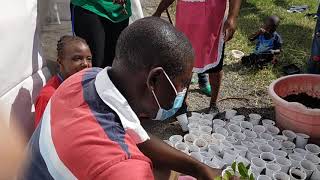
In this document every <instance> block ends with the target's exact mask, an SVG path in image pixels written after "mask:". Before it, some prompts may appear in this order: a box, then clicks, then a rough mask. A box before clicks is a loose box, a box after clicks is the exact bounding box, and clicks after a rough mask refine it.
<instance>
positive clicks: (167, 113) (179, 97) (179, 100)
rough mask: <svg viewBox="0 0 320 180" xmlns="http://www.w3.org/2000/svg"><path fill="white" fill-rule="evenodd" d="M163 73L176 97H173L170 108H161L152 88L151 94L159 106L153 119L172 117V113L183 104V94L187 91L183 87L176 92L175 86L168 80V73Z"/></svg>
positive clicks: (161, 119)
mask: <svg viewBox="0 0 320 180" xmlns="http://www.w3.org/2000/svg"><path fill="white" fill-rule="evenodd" d="M164 74H165V75H166V77H167V79H168V81H169V82H170V84H171V86H172V87H173V89H174V91H175V93H176V98H175V99H174V103H173V106H172V108H171V109H168V110H166V109H163V108H161V106H160V103H159V101H158V98H157V96H156V94H155V93H154V91H153V90H152V94H153V96H154V98H155V100H156V102H157V103H158V106H159V110H158V113H157V116H156V117H155V118H154V119H153V120H160V121H163V120H166V119H168V118H170V117H172V116H173V115H175V114H176V112H177V111H178V110H179V109H180V108H181V106H182V104H183V101H184V96H185V95H186V92H187V89H186V88H185V89H183V90H182V92H179V93H178V92H177V90H176V88H175V87H174V85H173V83H172V81H171V80H170V78H169V77H168V75H167V74H166V73H165V72H164Z"/></svg>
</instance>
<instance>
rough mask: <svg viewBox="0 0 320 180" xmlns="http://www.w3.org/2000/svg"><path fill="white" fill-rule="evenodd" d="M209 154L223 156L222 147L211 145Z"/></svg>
mask: <svg viewBox="0 0 320 180" xmlns="http://www.w3.org/2000/svg"><path fill="white" fill-rule="evenodd" d="M208 152H209V153H210V154H212V155H213V156H215V155H217V156H222V155H223V153H222V149H221V146H219V145H217V144H209V145H208Z"/></svg>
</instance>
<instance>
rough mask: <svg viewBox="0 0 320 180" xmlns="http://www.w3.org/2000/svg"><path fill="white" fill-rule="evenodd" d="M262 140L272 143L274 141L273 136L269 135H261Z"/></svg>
mask: <svg viewBox="0 0 320 180" xmlns="http://www.w3.org/2000/svg"><path fill="white" fill-rule="evenodd" d="M260 138H261V139H264V140H266V141H272V139H273V137H272V135H271V134H268V133H261V134H260Z"/></svg>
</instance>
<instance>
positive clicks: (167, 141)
mask: <svg viewBox="0 0 320 180" xmlns="http://www.w3.org/2000/svg"><path fill="white" fill-rule="evenodd" d="M163 141H164V142H165V143H167V144H168V145H169V146H171V147H174V146H173V143H172V142H171V141H169V140H163Z"/></svg>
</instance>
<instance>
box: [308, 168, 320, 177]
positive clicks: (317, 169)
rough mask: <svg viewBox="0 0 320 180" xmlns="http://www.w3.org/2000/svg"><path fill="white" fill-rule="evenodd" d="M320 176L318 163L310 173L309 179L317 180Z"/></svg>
mask: <svg viewBox="0 0 320 180" xmlns="http://www.w3.org/2000/svg"><path fill="white" fill-rule="evenodd" d="M319 177H320V165H317V167H316V169H315V170H314V172H313V173H312V176H311V178H310V180H318V179H319Z"/></svg>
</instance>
